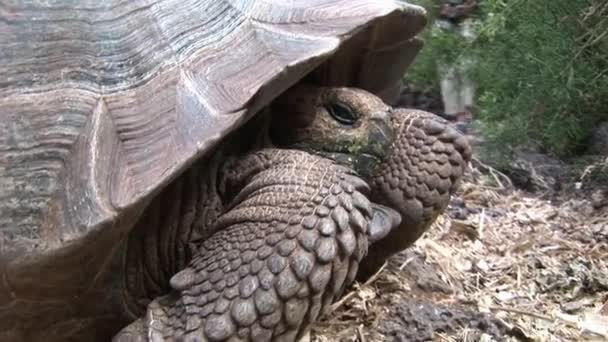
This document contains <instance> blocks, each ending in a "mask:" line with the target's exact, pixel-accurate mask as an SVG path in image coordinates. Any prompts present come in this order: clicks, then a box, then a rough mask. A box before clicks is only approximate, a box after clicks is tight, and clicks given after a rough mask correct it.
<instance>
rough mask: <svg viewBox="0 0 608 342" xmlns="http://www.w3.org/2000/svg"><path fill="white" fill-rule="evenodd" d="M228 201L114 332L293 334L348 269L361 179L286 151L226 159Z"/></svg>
mask: <svg viewBox="0 0 608 342" xmlns="http://www.w3.org/2000/svg"><path fill="white" fill-rule="evenodd" d="M231 188H232V189H239V190H240V191H238V194H236V196H235V200H234V204H233V205H232V206H231V208H232V209H231V210H229V211H228V212H227V213H226V214H224V215H223V216H222V217H221V218H220V219H219V220H218V223H217V224H216V226H215V227H214V232H215V233H214V234H213V235H212V236H211V237H210V238H208V239H206V240H205V241H203V242H202V243H201V244H200V246H199V247H198V253H197V254H196V255H195V257H194V258H193V260H192V261H191V262H190V264H189V266H188V267H187V268H186V269H184V270H182V271H180V272H179V273H177V274H176V275H175V276H173V278H172V279H171V286H172V288H173V289H174V290H173V292H172V293H171V294H169V295H167V296H165V297H162V298H159V299H157V300H155V301H153V302H152V303H151V304H150V305H149V306H148V311H147V315H146V317H145V318H144V319H143V321H142V320H140V321H138V322H136V323H134V325H132V326H129V327H127V328H126V329H125V330H123V331H122V332H121V333H120V334H119V335H118V336H117V337H116V340H119V341H122V340H141V341H144V340H152V341H164V340H182V339H185V340H188V341H201V340H202V341H207V340H209V341H223V340H231V341H232V340H246V341H249V340H251V341H270V340H273V341H295V340H296V339H298V338H300V337H302V336H303V335H304V334H305V332H306V331H307V330H308V329H309V328H310V326H311V324H312V323H313V322H315V321H316V320H317V319H318V318H319V317H320V316H321V315H322V314H323V312H324V311H325V310H326V309H327V308H328V307H329V305H330V304H331V303H332V302H333V301H334V300H335V299H336V298H337V297H338V296H339V295H340V294H341V293H342V291H343V290H344V288H345V286H346V285H348V284H349V283H350V282H351V281H352V280H353V279H354V277H355V275H356V273H357V269H358V264H359V261H360V260H361V258H362V257H363V256H364V254H365V253H366V251H367V244H368V240H367V235H366V234H367V230H368V224H369V222H370V220H371V219H372V205H371V203H370V202H369V201H368V200H367V198H366V197H365V195H366V194H367V193H368V191H369V190H368V187H367V185H366V183H365V182H363V181H362V180H360V179H359V178H357V177H356V176H354V174H353V173H352V172H351V171H350V170H349V169H347V168H345V167H342V166H338V165H336V164H335V163H333V162H332V161H330V160H328V159H324V158H321V157H318V156H313V155H310V154H307V153H305V152H300V151H292V150H264V151H261V152H258V153H255V154H252V155H249V156H247V157H245V158H244V159H243V160H241V161H239V162H238V163H236V165H234V167H233V168H232V169H231V171H230V175H229V176H228V182H227V191H231V190H230V189H231Z"/></svg>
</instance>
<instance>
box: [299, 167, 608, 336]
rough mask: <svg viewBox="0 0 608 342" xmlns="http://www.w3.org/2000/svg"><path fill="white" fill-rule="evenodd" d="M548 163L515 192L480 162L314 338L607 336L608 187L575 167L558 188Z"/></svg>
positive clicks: (532, 170) (505, 179)
mask: <svg viewBox="0 0 608 342" xmlns="http://www.w3.org/2000/svg"><path fill="white" fill-rule="evenodd" d="M540 164H542V163H539V162H538V161H534V162H532V163H528V165H527V167H528V170H527V171H526V172H527V177H529V178H531V182H532V183H534V184H536V186H535V187H532V188H525V187H524V188H521V187H520V188H518V185H517V184H514V183H513V182H512V181H511V177H507V176H506V175H505V174H504V173H501V172H500V171H498V170H496V169H494V168H492V167H490V166H488V165H486V164H484V163H483V162H481V161H480V160H479V159H475V160H474V161H473V162H472V163H471V169H470V171H469V173H468V174H467V175H466V178H465V181H464V182H463V184H462V186H461V188H460V190H459V192H458V193H457V194H456V195H455V196H454V197H453V198H452V200H451V203H450V206H449V208H448V210H447V211H446V212H445V213H444V214H443V215H442V216H441V217H439V218H438V220H437V221H436V223H435V224H434V226H433V227H432V228H431V229H430V230H429V232H428V233H426V235H424V236H423V237H422V238H421V239H420V240H419V241H418V242H417V243H416V244H415V245H414V246H413V247H412V248H410V249H409V250H407V251H404V252H402V253H400V254H399V255H396V256H394V257H393V258H391V259H390V260H389V262H388V263H387V264H386V265H385V266H384V268H383V269H382V270H381V271H380V272H379V273H378V274H376V275H375V276H374V277H372V278H371V279H370V280H368V281H367V282H366V283H365V284H354V286H353V289H352V290H351V291H350V292H349V293H347V294H346V295H345V297H344V298H343V299H342V300H341V301H339V302H338V303H336V304H334V306H333V308H332V311H331V313H330V314H328V315H326V316H325V318H324V319H323V321H322V322H320V323H319V324H318V325H316V326H315V328H314V330H313V332H312V334H311V341H317V342H325V341H361V342H363V341H486V342H487V341H606V340H608V200H606V198H608V196H607V195H608V193H606V191H604V190H608V187H606V184H603V185H602V184H587V183H586V182H587V181H586V180H585V179H584V178H579V179H576V178H572V177H573V176H572V175H573V174H576V172H570V171H572V170H570V169H568V168H569V166H567V165H562V166H559V167H561V168H562V169H561V171H563V173H562V172H561V171H560V174H563V175H570V176H571V178H570V179H569V180H566V181H564V180H563V179H561V180H560V184H561V185H560V186H558V187H557V186H555V184H554V182H555V180H554V179H549V178H551V176H552V175H555V170H553V171H551V172H549V173H548V175H547V177H544V176H543V172H542V171H538V172H536V171H535V170H540V169H541V167H542V165H540ZM553 166H554V167H557V166H555V165H553ZM579 176H582V175H579ZM602 187H604V188H602Z"/></svg>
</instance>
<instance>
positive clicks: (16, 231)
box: [0, 0, 425, 263]
mask: <svg viewBox="0 0 608 342" xmlns="http://www.w3.org/2000/svg"><path fill="white" fill-rule="evenodd" d="M424 14H425V13H424V11H423V10H422V9H421V8H419V7H416V6H412V5H407V4H399V3H397V2H394V1H390V0H382V1H378V0H354V1H353V0H348V1H329V0H314V1H310V0H307V1H295V0H291V1H283V0H259V1H252V0H202V1H183V0H179V1H177V0H165V1H147V0H142V1H103V2H99V1H93V0H86V1H82V0H78V1H77V0H55V1H11V2H8V3H5V4H4V5H3V8H2V10H1V11H0V16H1V18H2V20H1V21H0V32H1V34H0V74H1V75H3V77H2V79H0V114H1V115H0V188H1V189H2V191H1V192H0V196H1V198H0V260H4V263H6V262H10V263H14V262H16V261H19V260H20V259H25V258H32V257H34V258H37V257H38V256H44V255H46V254H47V253H49V252H53V251H57V250H60V249H62V248H64V247H67V246H68V245H73V244H75V243H77V242H79V241H80V242H81V241H83V239H85V238H87V237H89V238H95V239H97V238H99V237H97V235H98V234H101V235H105V236H107V239H108V241H109V242H111V241H115V239H117V238H118V235H117V234H119V235H121V234H124V233H125V232H126V231H127V230H128V228H129V227H130V226H131V225H132V221H133V220H134V218H135V217H137V213H138V212H139V211H141V209H142V208H143V207H145V204H146V203H147V202H148V200H149V199H150V198H151V197H153V196H154V194H155V193H157V192H158V191H159V189H161V188H162V187H163V185H165V184H167V183H168V182H169V181H170V180H172V179H173V178H175V177H176V176H177V175H178V174H180V172H181V171H183V170H184V169H185V168H187V167H188V165H189V164H191V163H192V162H193V161H194V160H195V159H197V158H200V157H201V156H202V155H203V154H205V153H206V152H208V151H209V150H210V149H212V148H213V146H214V145H215V144H216V143H217V142H218V141H219V140H221V139H222V138H223V137H225V136H226V134H227V133H228V132H230V131H232V130H234V129H235V128H237V127H238V126H239V125H241V123H243V122H244V121H245V120H247V119H248V118H249V117H251V116H252V115H254V114H255V113H256V112H257V111H258V110H259V109H260V108H261V107H263V106H265V105H266V104H268V103H269V102H270V101H271V100H272V99H273V98H275V97H276V96H277V95H279V94H280V93H281V92H282V91H283V90H285V89H286V88H288V87H289V86H291V85H293V84H294V83H296V82H298V81H299V80H300V79H302V78H303V77H304V76H306V75H309V76H308V77H309V78H310V79H312V80H314V81H315V82H317V83H320V84H332V85H348V86H357V87H360V88H363V89H366V90H369V91H371V92H374V93H377V94H379V95H381V97H384V98H385V100H387V101H389V102H390V98H391V97H392V96H394V95H395V91H396V90H397V89H398V88H397V87H396V86H397V85H398V81H399V80H400V77H401V75H402V74H403V71H404V70H405V68H406V67H407V66H408V65H409V64H410V63H411V61H412V60H413V57H414V56H415V55H416V53H417V52H418V49H419V48H420V46H421V44H420V42H419V41H418V40H417V39H415V38H414V36H415V35H416V34H417V33H418V32H419V31H420V30H421V29H422V27H423V26H424V25H425V17H424Z"/></svg>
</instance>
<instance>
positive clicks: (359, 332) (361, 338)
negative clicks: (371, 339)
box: [357, 324, 366, 342]
mask: <svg viewBox="0 0 608 342" xmlns="http://www.w3.org/2000/svg"><path fill="white" fill-rule="evenodd" d="M357 335H359V342H366V339H365V335H363V324H361V325H359V326H358V327H357Z"/></svg>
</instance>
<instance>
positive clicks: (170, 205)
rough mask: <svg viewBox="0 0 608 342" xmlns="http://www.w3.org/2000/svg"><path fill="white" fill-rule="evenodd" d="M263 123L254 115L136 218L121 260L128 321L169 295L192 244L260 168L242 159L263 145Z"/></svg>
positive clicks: (206, 233) (264, 119)
mask: <svg viewBox="0 0 608 342" xmlns="http://www.w3.org/2000/svg"><path fill="white" fill-rule="evenodd" d="M259 114H263V113H259ZM267 123H268V120H267V117H266V116H265V115H257V116H256V117H255V118H254V119H253V120H252V121H251V122H249V123H247V124H246V125H245V126H244V127H243V128H242V129H240V130H238V131H237V132H235V133H233V135H232V136H229V137H228V138H227V139H225V140H224V142H223V143H221V144H220V145H219V146H218V147H217V148H216V149H215V150H214V151H213V153H212V154H211V155H209V156H207V157H205V158H203V159H201V160H199V161H197V162H196V163H195V164H194V165H192V166H191V167H190V168H188V169H187V170H186V171H185V172H184V174H183V175H181V176H180V177H179V178H177V179H176V180H175V181H173V182H172V183H171V184H169V185H168V186H167V188H165V189H164V190H163V191H162V192H161V193H160V194H159V195H157V196H156V197H155V198H154V199H153V201H152V202H151V203H150V205H149V206H148V207H147V208H146V210H145V211H144V213H143V214H142V215H141V217H140V219H139V221H138V222H137V224H136V225H135V226H134V228H133V230H132V231H131V233H130V234H129V238H128V241H127V246H126V248H125V253H124V256H123V258H124V261H123V264H124V265H125V266H124V267H125V272H124V277H123V279H122V285H121V288H122V296H121V298H122V300H121V302H120V303H119V305H120V306H122V307H123V308H122V311H124V312H125V313H126V316H127V317H128V318H129V319H130V320H132V319H134V318H137V317H141V315H143V314H144V313H145V310H146V307H147V305H148V303H149V302H150V301H151V300H152V299H154V298H156V297H159V296H162V295H164V294H166V293H168V292H169V291H170V286H169V279H171V277H172V276H173V275H174V274H175V273H177V272H178V271H179V270H181V269H183V268H184V267H185V266H186V265H187V264H188V263H189V262H190V260H191V258H192V255H193V254H194V251H195V250H196V245H197V243H198V242H199V241H202V240H204V239H206V238H207V237H209V236H210V235H212V234H213V232H214V228H213V227H214V223H215V221H216V220H217V219H218V217H219V216H220V215H221V214H222V213H225V212H226V211H227V210H229V209H230V207H231V205H232V203H233V201H234V197H235V196H236V195H237V194H238V192H239V190H240V189H241V188H242V187H243V186H244V185H245V183H246V181H247V180H248V179H250V178H251V177H252V176H253V175H254V174H255V173H257V172H260V171H261V168H263V167H264V164H263V163H254V164H251V163H249V164H244V162H241V160H242V159H243V158H242V156H245V155H247V154H250V153H251V152H252V151H255V150H259V149H261V148H263V147H265V146H267V145H268V141H269V140H268V138H267V136H266V135H264V134H259V132H260V131H264V129H265V128H266V127H267V126H266V125H267Z"/></svg>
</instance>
